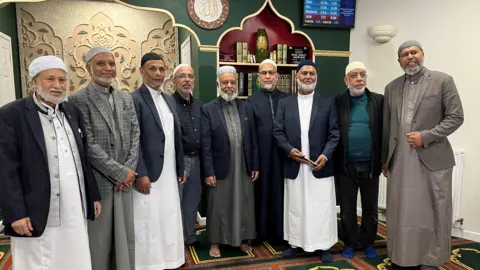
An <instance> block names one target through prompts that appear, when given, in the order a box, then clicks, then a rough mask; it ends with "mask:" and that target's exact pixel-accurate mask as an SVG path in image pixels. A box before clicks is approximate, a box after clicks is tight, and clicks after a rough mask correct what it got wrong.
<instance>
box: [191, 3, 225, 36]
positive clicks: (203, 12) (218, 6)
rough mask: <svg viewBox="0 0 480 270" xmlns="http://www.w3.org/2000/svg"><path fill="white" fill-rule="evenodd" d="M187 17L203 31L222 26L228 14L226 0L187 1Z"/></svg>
mask: <svg viewBox="0 0 480 270" xmlns="http://www.w3.org/2000/svg"><path fill="white" fill-rule="evenodd" d="M187 10H188V15H189V16H190V18H191V19H192V21H193V22H194V23H195V24H196V25H198V26H199V27H201V28H204V29H217V28H219V27H220V26H222V25H223V24H224V23H225V21H226V20H227V18H228V14H229V13H230V6H229V2H228V0H187Z"/></svg>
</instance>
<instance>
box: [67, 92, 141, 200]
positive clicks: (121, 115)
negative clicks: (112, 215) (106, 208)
mask: <svg viewBox="0 0 480 270" xmlns="http://www.w3.org/2000/svg"><path fill="white" fill-rule="evenodd" d="M100 95H102V93H99V92H98V90H96V89H95V88H94V87H93V85H92V84H89V85H88V86H86V87H85V88H82V89H80V90H79V91H77V92H76V93H74V94H73V95H72V96H70V97H69V101H71V102H72V103H74V104H75V105H76V106H77V107H78V108H79V109H80V111H81V112H82V114H83V116H84V119H85V131H86V133H87V138H88V158H89V161H90V163H91V165H92V167H93V169H94V170H93V173H94V175H95V179H96V180H97V184H98V188H99V190H100V195H101V196H102V199H106V198H108V197H109V196H110V195H111V194H112V192H113V187H114V186H115V185H118V184H120V183H121V182H122V181H123V179H125V177H126V176H127V174H128V170H129V169H132V170H136V167H137V161H138V151H139V141H140V128H139V126H138V122H137V115H136V112H135V106H134V104H133V99H132V96H131V95H130V94H128V93H124V92H122V91H120V90H114V91H113V98H114V100H115V109H116V117H117V119H118V130H119V131H120V138H121V145H115V141H114V140H113V139H112V138H113V136H111V133H112V132H115V128H114V127H115V126H114V124H115V123H110V120H109V119H111V118H110V117H109V115H108V114H109V113H111V109H110V108H108V107H106V106H109V105H108V103H107V104H104V102H102V97H101V96H100ZM117 147H121V149H120V151H119V153H120V154H119V155H118V157H116V158H115V152H116V151H115V150H116V148H117Z"/></svg>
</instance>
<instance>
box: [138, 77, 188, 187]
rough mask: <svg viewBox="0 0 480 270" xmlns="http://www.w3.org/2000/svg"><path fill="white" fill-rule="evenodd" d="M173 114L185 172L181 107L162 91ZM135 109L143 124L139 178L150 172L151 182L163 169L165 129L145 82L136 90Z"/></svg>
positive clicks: (178, 157) (180, 168) (179, 167)
mask: <svg viewBox="0 0 480 270" xmlns="http://www.w3.org/2000/svg"><path fill="white" fill-rule="evenodd" d="M162 96H163V97H164V98H165V101H166V102H167V105H168V107H169V108H170V111H171V112H172V114H173V119H174V121H173V122H174V130H175V159H176V165H177V167H176V169H177V176H179V177H180V176H183V173H184V170H185V163H184V161H183V146H182V139H181V138H182V131H181V128H180V122H179V120H178V115H177V109H176V104H175V100H174V99H173V97H171V96H169V95H167V94H165V93H162ZM132 97H133V102H134V103H135V110H136V112H137V117H138V125H139V126H140V153H139V155H138V165H137V174H138V175H137V178H140V177H143V176H148V177H149V178H150V181H151V182H155V181H157V180H158V178H159V177H160V175H161V174H162V170H163V154H164V153H165V133H163V128H162V122H161V121H160V116H159V115H158V111H157V108H156V107H155V103H154V102H153V99H152V94H150V91H149V90H148V88H147V86H146V85H145V84H142V86H141V87H140V88H139V89H137V90H135V91H134V92H133V93H132Z"/></svg>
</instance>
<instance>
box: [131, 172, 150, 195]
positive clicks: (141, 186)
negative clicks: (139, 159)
mask: <svg viewBox="0 0 480 270" xmlns="http://www.w3.org/2000/svg"><path fill="white" fill-rule="evenodd" d="M135 186H136V188H137V191H138V192H140V193H143V194H150V188H151V187H152V183H151V182H150V178H149V177H148V176H144V177H140V178H137V179H135Z"/></svg>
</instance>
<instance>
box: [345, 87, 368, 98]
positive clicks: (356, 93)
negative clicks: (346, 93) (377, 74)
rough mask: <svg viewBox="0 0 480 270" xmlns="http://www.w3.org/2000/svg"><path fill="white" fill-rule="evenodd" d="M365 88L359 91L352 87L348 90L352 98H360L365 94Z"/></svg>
mask: <svg viewBox="0 0 480 270" xmlns="http://www.w3.org/2000/svg"><path fill="white" fill-rule="evenodd" d="M365 88H366V87H365V86H363V87H362V88H360V89H357V88H355V87H353V86H351V85H349V86H348V89H349V90H350V94H352V96H360V95H362V94H363V93H365Z"/></svg>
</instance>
